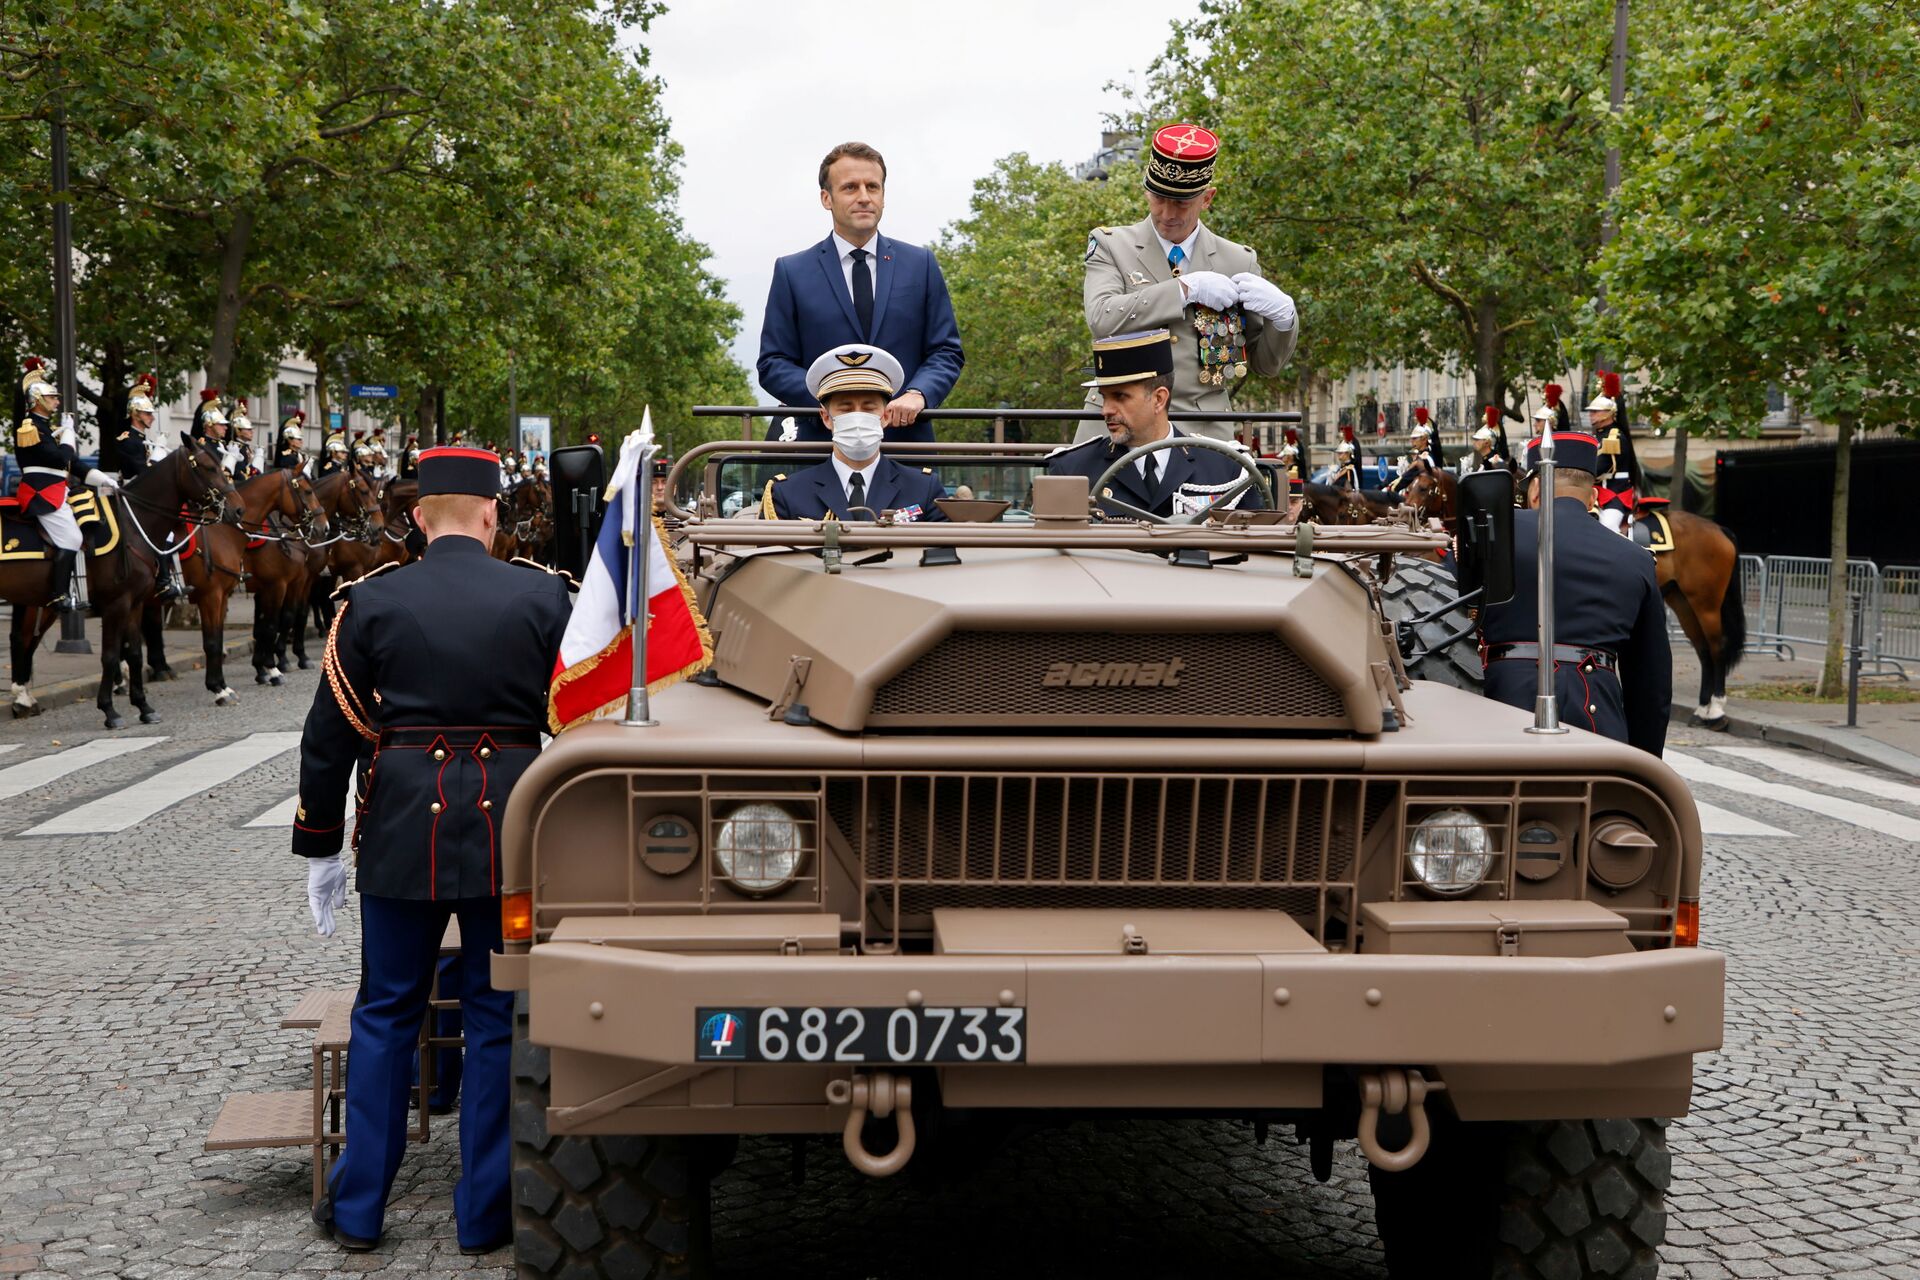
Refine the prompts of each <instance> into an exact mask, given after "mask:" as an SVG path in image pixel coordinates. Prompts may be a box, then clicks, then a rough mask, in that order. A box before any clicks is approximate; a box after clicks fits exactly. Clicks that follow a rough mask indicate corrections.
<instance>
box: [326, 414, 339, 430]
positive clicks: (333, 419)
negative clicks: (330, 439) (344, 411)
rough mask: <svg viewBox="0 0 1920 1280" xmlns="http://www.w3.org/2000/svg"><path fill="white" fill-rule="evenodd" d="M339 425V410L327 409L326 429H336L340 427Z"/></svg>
mask: <svg viewBox="0 0 1920 1280" xmlns="http://www.w3.org/2000/svg"><path fill="white" fill-rule="evenodd" d="M340 425H341V413H340V411H339V410H338V409H329V410H328V411H327V429H328V430H330V431H338V430H339V429H340Z"/></svg>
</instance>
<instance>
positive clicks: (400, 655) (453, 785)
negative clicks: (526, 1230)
mask: <svg viewBox="0 0 1920 1280" xmlns="http://www.w3.org/2000/svg"><path fill="white" fill-rule="evenodd" d="M499 472H500V464H499V460H498V459H497V458H495V457H494V455H493V454H492V453H489V452H488V451H486V450H484V449H464V448H440V449H428V450H425V451H424V452H422V453H421V455H420V502H419V505H418V506H417V507H415V508H414V511H413V516H414V520H415V522H416V523H417V524H418V525H419V526H420V528H421V529H423V530H425V532H426V536H427V542H428V545H427V552H426V556H425V557H424V558H423V559H422V560H420V561H418V562H417V563H414V564H410V565H407V566H405V567H399V566H396V565H387V566H384V568H383V569H378V570H375V571H374V573H372V574H368V575H367V576H366V577H364V578H361V579H359V580H358V581H357V582H354V583H350V584H348V585H347V586H345V587H343V588H341V590H340V591H338V592H336V593H335V594H336V596H337V597H339V599H340V605H339V609H338V611H337V612H336V613H335V615H334V620H333V627H332V630H331V631H330V632H329V633H328V636H327V647H326V655H325V658H324V660H323V664H322V665H323V678H322V679H321V681H320V687H319V689H318V690H317V691H316V693H315V694H314V700H313V708H312V710H311V711H309V712H308V714H307V723H306V731H305V733H304V734H303V735H302V737H301V740H300V799H299V802H298V807H297V809H296V810H295V814H294V829H293V851H294V852H295V853H297V854H301V855H303V856H304V857H306V858H307V860H308V876H307V897H308V902H309V905H310V906H311V907H312V909H313V915H314V925H315V927H316V928H317V929H318V931H319V933H320V934H321V936H323V937H325V936H331V934H332V933H333V928H334V922H333V914H334V912H335V910H337V909H339V908H341V907H343V906H344V905H345V903H346V876H347V872H346V868H345V866H343V865H342V863H341V860H340V848H341V844H342V842H343V831H344V824H345V809H346V792H347V785H348V781H349V779H350V777H351V775H352V774H353V773H354V769H355V765H356V764H357V763H360V762H365V763H366V765H367V768H366V777H367V784H366V788H365V790H364V792H363V793H362V799H361V801H360V808H359V811H358V812H359V817H358V820H357V823H356V826H355V830H354V837H353V839H354V848H355V850H356V853H357V865H358V868H359V881H360V895H361V897H360V903H361V906H360V914H361V930H360V947H361V979H360V994H359V999H358V1001H357V1002H356V1003H355V1005H354V1010H353V1035H352V1040H351V1042H350V1046H349V1049H350V1054H351V1059H352V1062H353V1070H352V1071H351V1072H350V1073H348V1077H347V1132H348V1133H349V1134H351V1135H352V1136H351V1137H350V1139H349V1140H348V1142H347V1145H346V1148H345V1150H344V1152H343V1153H342V1155H341V1158H340V1162H339V1163H338V1164H337V1165H335V1166H334V1170H333V1176H332V1178H331V1179H330V1181H329V1183H328V1186H327V1196H326V1199H325V1200H323V1201H322V1203H321V1204H320V1205H319V1206H318V1207H317V1208H316V1209H315V1210H314V1220H315V1221H316V1222H319V1223H320V1224H321V1225H323V1226H325V1227H327V1228H328V1229H329V1230H330V1231H331V1232H332V1233H333V1236H334V1238H335V1239H336V1240H337V1241H339V1242H340V1244H342V1245H343V1246H345V1247H346V1248H348V1249H353V1250H365V1249H371V1248H373V1247H374V1245H376V1244H377V1243H378V1242H379V1238H380V1232H381V1228H382V1226H383V1222H384V1217H385V1212H386V1203H387V1195H388V1193H389V1191H390V1190H391V1188H392V1186H393V1178H394V1174H395V1172H396V1171H397V1170H398V1168H399V1165H400V1156H401V1152H402V1150H403V1149H404V1147H405V1145H406V1139H407V1128H408V1125H407V1095H408V1092H409V1088H410V1085H409V1078H410V1073H411V1067H412V1063H413V1059H414V1055H415V1053H416V1052H417V1048H418V1042H419V1034H420V1025H421V1020H422V1019H423V1018H424V1017H425V1016H426V1013H427V994H428V988H429V986H430V984H431V983H432V980H433V973H434V961H435V958H436V956H437V955H438V952H439V949H440V939H441V936H442V935H443V934H444V933H445V932H446V927H447V920H448V918H449V917H456V916H457V917H458V918H459V921H460V939H461V952H462V954H461V959H462V965H463V967H464V970H465V973H466V975H467V979H466V981H465V982H464V983H463V987H464V989H463V990H462V991H461V992H460V999H461V1014H462V1018H463V1020H464V1023H465V1028H466V1053H467V1064H468V1069H467V1072H466V1080H465V1093H466V1096H465V1099H464V1101H463V1102H462V1105H461V1112H460V1164H461V1176H460V1181H459V1183H458V1184H457V1185H456V1186H455V1187H454V1192H453V1204H454V1216H455V1218H456V1221H457V1225H458V1235H459V1240H460V1248H461V1251H462V1252H464V1253H470V1254H479V1253H485V1252H488V1251H489V1250H491V1249H494V1248H498V1247H500V1246H501V1245H503V1244H504V1243H505V1242H506V1241H507V1240H508V1239H509V1238H510V1236H511V1232H512V1225H513V1223H512V1207H511V1203H510V1193H509V1189H508V1167H509V1164H510V1160H509V1148H508V1142H509V1137H508V1128H507V1110H508V1055H509V1052H510V1049H511V1044H512V1038H513V1001H512V997H511V996H510V995H509V994H507V993H504V992H498V991H495V990H493V989H492V988H491V987H489V986H488V985H487V984H486V982H485V975H486V974H487V973H488V972H489V967H490V965H489V960H488V956H489V953H491V952H493V951H495V950H497V949H498V948H499V946H500V897H499V894H500V870H499V858H498V849H499V842H500V820H501V818H502V817H503V816H504V815H505V813H506V807H507V797H508V793H509V792H510V791H511V790H512V788H513V785H514V782H515V781H516V780H517V779H518V778H519V777H520V775H521V774H522V773H523V772H524V771H525V770H526V768H527V766H528V765H530V764H532V763H533V761H534V759H535V757H537V756H538V755H539V753H540V730H541V727H542V726H543V725H544V724H545V722H546V715H547V681H548V677H549V676H550V675H551V673H552V671H553V665H554V659H555V657H556V655H557V654H558V653H559V650H560V638H561V634H562V633H563V632H564V631H565V629H566V624H567V617H568V615H569V613H570V612H571V609H572V605H571V603H570V598H569V596H568V591H567V580H566V578H564V577H562V576H560V575H558V574H554V573H552V572H549V571H545V570H542V569H539V568H535V567H522V565H523V564H525V563H526V562H521V563H520V564H509V563H505V562H502V561H499V560H495V559H493V558H492V557H491V556H490V555H489V554H488V548H489V547H490V546H491V545H492V543H493V535H494V530H495V526H496V521H497V519H498V504H497V503H496V502H495V501H494V495H495V493H496V492H497V490H498V489H499V485H500V475H499Z"/></svg>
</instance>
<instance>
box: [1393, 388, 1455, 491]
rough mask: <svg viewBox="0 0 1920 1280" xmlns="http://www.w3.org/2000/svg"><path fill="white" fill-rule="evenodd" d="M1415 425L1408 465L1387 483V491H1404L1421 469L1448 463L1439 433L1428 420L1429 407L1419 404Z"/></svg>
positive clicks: (1409, 447) (1408, 453)
mask: <svg viewBox="0 0 1920 1280" xmlns="http://www.w3.org/2000/svg"><path fill="white" fill-rule="evenodd" d="M1413 416H1414V427H1413V432H1412V434H1411V437H1410V439H1409V441H1408V445H1407V461H1406V465H1405V466H1403V467H1401V468H1400V474H1399V475H1397V476H1395V477H1394V478H1393V480H1392V481H1391V482H1390V483H1389V484H1388V485H1387V492H1389V493H1402V492H1404V491H1405V490H1406V487H1407V486H1408V485H1409V484H1412V483H1413V478H1414V477H1415V476H1417V475H1419V474H1420V473H1421V471H1423V470H1426V469H1432V468H1439V467H1443V466H1445V465H1446V458H1445V457H1444V456H1443V455H1442V454H1441V452H1440V439H1439V433H1438V432H1436V431H1435V430H1434V429H1433V424H1432V423H1431V422H1429V421H1428V417H1427V407H1426V406H1425V405H1419V406H1417V407H1415V409H1414V411H1413Z"/></svg>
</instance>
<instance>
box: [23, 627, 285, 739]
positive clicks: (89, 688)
mask: <svg viewBox="0 0 1920 1280" xmlns="http://www.w3.org/2000/svg"><path fill="white" fill-rule="evenodd" d="M194 634H196V635H198V634H199V633H198V632H195V633H194ZM252 652H253V637H251V636H238V637H235V638H234V639H231V640H229V641H227V643H226V645H225V646H224V647H223V648H222V649H221V654H222V656H224V657H228V658H231V657H233V656H234V655H236V654H245V655H251V654H252ZM168 665H169V666H171V667H172V668H173V670H174V674H175V675H176V676H184V675H186V673H187V672H189V671H202V670H205V669H206V665H207V655H206V653H205V652H204V651H202V650H200V649H198V648H196V649H194V650H193V656H192V657H187V656H185V653H184V652H183V653H182V656H181V657H180V658H179V659H177V660H175V661H172V662H169V663H168ZM248 670H252V668H251V667H249V668H248ZM171 683H175V684H177V683H179V681H178V680H175V681H172V682H171ZM149 687H154V686H153V685H152V684H151V682H149ZM99 691H100V677H99V676H79V677H76V678H74V679H72V680H62V681H60V683H58V684H50V685H48V686H47V687H46V688H44V689H35V690H34V691H33V699H34V701H35V702H36V703H37V704H38V705H39V706H40V707H41V709H42V710H45V711H52V710H53V709H54V708H56V707H66V706H71V705H72V704H74V703H76V702H92V701H93V699H94V696H95V695H96V694H98V693H99ZM116 696H118V695H116ZM9 714H11V713H9ZM22 718H23V719H31V718H32V717H30V716H28V717H22Z"/></svg>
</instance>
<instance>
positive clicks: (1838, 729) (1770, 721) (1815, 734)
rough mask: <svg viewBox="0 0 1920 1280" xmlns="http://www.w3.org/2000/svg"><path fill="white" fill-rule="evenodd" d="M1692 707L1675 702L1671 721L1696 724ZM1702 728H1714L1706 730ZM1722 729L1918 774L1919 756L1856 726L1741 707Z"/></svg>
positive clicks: (1858, 762) (1691, 726) (1914, 776)
mask: <svg viewBox="0 0 1920 1280" xmlns="http://www.w3.org/2000/svg"><path fill="white" fill-rule="evenodd" d="M1693 711H1694V709H1693V708H1692V707H1690V706H1681V705H1679V704H1677V703H1676V704H1675V705H1674V707H1673V712H1672V719H1673V722H1674V723H1675V724H1679V725H1686V726H1687V727H1688V728H1691V729H1699V728H1700V726H1699V725H1696V724H1692V723H1690V721H1691V718H1692V716H1693ZM1705 732H1714V731H1713V730H1706V731H1705ZM1726 732H1727V733H1729V734H1731V735H1733V736H1734V737H1736V738H1755V739H1758V740H1760V741H1762V742H1773V743H1779V744H1781V745H1782V746H1789V747H1799V748H1801V749H1802V750H1806V751H1817V752H1819V753H1820V754H1821V755H1824V756H1832V757H1834V758H1835V759H1837V760H1847V761H1850V762H1852V763H1854V764H1864V765H1871V766H1872V767H1874V768H1876V769H1885V770H1887V771H1888V772H1889V773H1898V774H1903V775H1905V776H1907V777H1910V778H1920V756H1917V755H1915V754H1913V753H1912V752H1911V751H1902V750H1901V749H1900V748H1899V747H1896V746H1891V745H1889V744H1887V743H1885V742H1881V741H1880V740H1879V739H1877V738H1871V737H1868V736H1867V734H1866V733H1864V732H1862V731H1861V730H1859V729H1848V728H1845V727H1844V726H1841V725H1824V724H1802V723H1799V722H1796V721H1791V720H1782V719H1776V718H1775V717H1773V716H1769V715H1766V714H1765V713H1763V712H1754V711H1742V712H1740V713H1738V714H1732V713H1729V715H1728V716H1727V728H1726Z"/></svg>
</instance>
